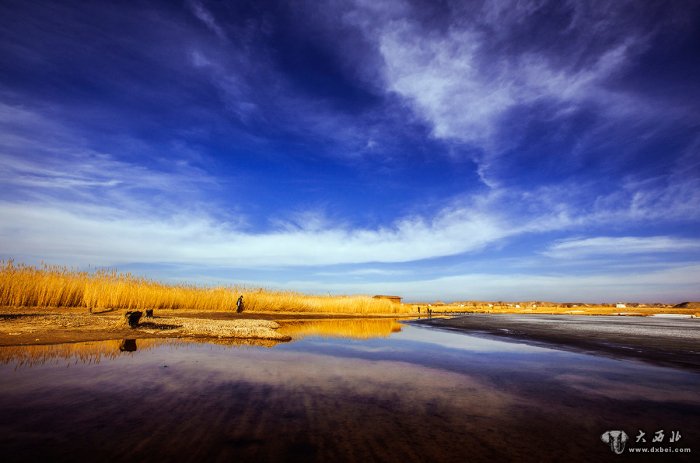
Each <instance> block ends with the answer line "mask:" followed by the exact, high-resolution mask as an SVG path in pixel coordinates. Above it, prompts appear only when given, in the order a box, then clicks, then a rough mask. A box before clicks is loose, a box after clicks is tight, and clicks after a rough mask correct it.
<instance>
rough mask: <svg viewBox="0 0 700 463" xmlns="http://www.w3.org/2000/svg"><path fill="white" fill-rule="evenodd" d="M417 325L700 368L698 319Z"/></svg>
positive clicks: (536, 318)
mask: <svg viewBox="0 0 700 463" xmlns="http://www.w3.org/2000/svg"><path fill="white" fill-rule="evenodd" d="M413 323H417V324H422V325H429V326H435V327H439V328H446V329H455V330H460V331H468V332H470V333H472V334H474V333H476V334H479V333H481V334H488V335H495V336H500V337H504V338H509V339H512V340H514V341H515V340H517V341H523V340H525V341H528V342H534V343H542V344H546V345H547V346H548V347H556V348H563V349H567V350H576V351H587V352H595V353H603V354H607V355H611V356H621V357H626V358H634V359H639V360H644V361H647V362H652V363H656V364H662V365H668V366H674V367H683V368H690V369H693V370H700V320H699V319H691V318H662V317H617V316H578V315H513V314H498V315H485V314H473V315H466V316H461V317H455V318H432V319H422V320H418V321H415V322H413Z"/></svg>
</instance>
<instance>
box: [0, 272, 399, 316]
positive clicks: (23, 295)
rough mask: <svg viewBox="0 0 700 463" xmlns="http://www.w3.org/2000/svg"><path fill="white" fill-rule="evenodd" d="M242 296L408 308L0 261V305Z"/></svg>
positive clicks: (322, 309) (339, 306)
mask: <svg viewBox="0 0 700 463" xmlns="http://www.w3.org/2000/svg"><path fill="white" fill-rule="evenodd" d="M239 295H243V300H244V306H245V311H246V312H249V311H250V312H304V313H329V314H334V313H335V314H337V313H342V314H364V315H372V314H402V313H409V312H411V311H412V308H411V307H410V306H408V305H402V304H396V303H393V302H391V301H388V300H384V299H373V298H372V297H369V296H315V295H307V294H301V293H297V292H293V291H269V290H265V289H250V288H245V287H238V286H232V287H207V286H197V285H190V284H177V285H170V284H165V283H160V282H157V281H153V280H150V279H147V278H143V277H139V276H135V275H132V274H130V273H120V272H117V271H114V270H111V271H106V270H98V271H96V272H92V273H90V272H81V271H76V270H73V269H69V268H66V267H60V266H52V265H44V266H42V267H33V266H30V265H24V264H16V263H14V262H13V261H12V260H10V261H0V306H9V307H84V308H86V309H90V310H93V311H100V310H109V309H127V310H145V309H156V310H158V309H170V310H176V309H185V310H195V311H232V310H235V307H236V299H237V298H238V296H239Z"/></svg>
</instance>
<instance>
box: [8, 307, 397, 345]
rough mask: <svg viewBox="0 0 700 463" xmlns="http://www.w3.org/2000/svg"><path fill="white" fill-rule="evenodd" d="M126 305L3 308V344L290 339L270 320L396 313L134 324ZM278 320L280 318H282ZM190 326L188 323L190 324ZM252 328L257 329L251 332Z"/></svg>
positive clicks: (204, 315)
mask: <svg viewBox="0 0 700 463" xmlns="http://www.w3.org/2000/svg"><path fill="white" fill-rule="evenodd" d="M123 314H124V311H123V310H109V311H102V312H95V313H89V312H87V311H86V310H85V309H84V308H48V309H46V308H44V309H37V308H22V309H17V308H0V347H12V346H32V345H50V344H63V343H75V342H87V341H107V340H115V339H117V340H118V339H152V338H158V339H163V338H171V339H186V338H190V339H191V338H196V339H208V338H211V339H230V340H255V339H257V340H265V341H274V342H286V341H290V340H291V338H290V337H289V336H286V335H280V334H279V333H278V332H277V329H276V328H272V329H271V328H270V326H272V325H270V323H271V322H276V323H275V324H282V325H284V324H286V323H295V322H312V321H331V320H357V319H374V320H382V319H394V318H396V316H383V315H373V316H372V315H370V316H358V315H337V314H308V313H252V312H248V313H245V312H244V313H241V314H237V313H235V312H209V311H207V312H203V311H183V310H160V311H157V312H156V316H155V317H154V318H142V319H141V322H140V324H139V326H138V327H136V328H129V327H128V326H126V325H125V324H124V323H122V321H123V316H124V315H123ZM277 322H278V323H277ZM188 328H189V329H188ZM251 330H252V331H253V332H251Z"/></svg>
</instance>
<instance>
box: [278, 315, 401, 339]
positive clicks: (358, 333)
mask: <svg viewBox="0 0 700 463" xmlns="http://www.w3.org/2000/svg"><path fill="white" fill-rule="evenodd" d="M279 331H280V333H282V334H286V335H289V336H291V337H292V338H293V339H298V338H303V337H305V336H331V337H345V338H357V339H368V338H378V337H388V336H389V335H390V334H391V333H396V332H398V331H401V324H400V323H399V322H398V321H396V320H394V319H372V320H368V319H359V320H310V321H306V320H305V321H288V322H283V323H281V328H280V330H279Z"/></svg>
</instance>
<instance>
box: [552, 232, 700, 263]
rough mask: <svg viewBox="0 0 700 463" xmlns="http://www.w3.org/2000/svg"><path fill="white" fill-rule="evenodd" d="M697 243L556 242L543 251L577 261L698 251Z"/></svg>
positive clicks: (658, 239)
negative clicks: (584, 258) (600, 257)
mask: <svg viewBox="0 0 700 463" xmlns="http://www.w3.org/2000/svg"><path fill="white" fill-rule="evenodd" d="M699 250H700V240H696V239H682V238H674V237H671V236H650V237H633V236H625V237H594V238H578V239H569V240H563V241H558V242H556V243H554V244H553V245H552V246H550V247H549V249H547V251H545V253H544V254H545V255H547V256H549V257H555V258H567V259H577V258H581V257H586V256H593V255H619V254H643V253H662V252H682V251H699Z"/></svg>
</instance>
